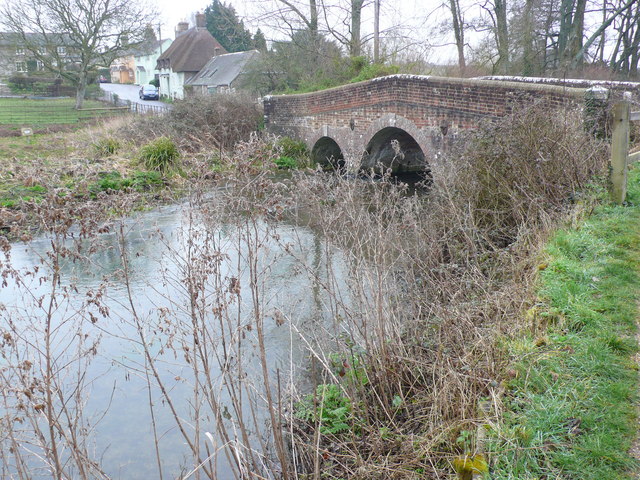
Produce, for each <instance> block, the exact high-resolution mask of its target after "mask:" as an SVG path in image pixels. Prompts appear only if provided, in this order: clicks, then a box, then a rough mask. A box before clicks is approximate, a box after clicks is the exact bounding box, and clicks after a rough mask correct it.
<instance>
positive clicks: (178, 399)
mask: <svg viewBox="0 0 640 480" xmlns="http://www.w3.org/2000/svg"><path fill="white" fill-rule="evenodd" d="M190 213H193V212H192V211H191V210H190V209H189V208H188V207H187V206H186V205H176V206H172V207H165V208H160V209H157V210H154V211H151V212H147V213H144V214H142V215H140V216H138V217H137V218H135V219H128V220H126V221H125V222H124V224H123V226H122V229H121V230H120V228H119V227H118V225H115V226H114V228H113V229H112V231H111V232H110V233H107V234H103V235H101V236H100V237H99V239H98V241H99V244H100V246H99V249H98V250H97V252H96V253H94V254H92V255H90V256H89V258H88V259H87V260H86V261H84V262H72V261H70V260H69V259H66V260H65V261H63V263H62V268H61V275H62V286H63V287H65V286H70V285H73V288H72V289H70V294H69V297H68V305H67V306H66V308H65V309H64V311H60V312H58V313H56V315H57V316H59V319H60V320H62V319H63V317H64V316H65V315H70V313H69V312H72V311H73V309H74V308H77V309H78V310H81V309H82V308H85V307H86V305H87V297H88V295H96V292H102V293H101V295H103V297H102V298H103V299H104V305H105V306H106V307H107V308H108V316H106V317H105V316H99V315H98V314H97V313H96V314H95V315H96V316H95V317H86V316H81V317H82V318H80V319H75V320H74V322H71V323H69V324H68V325H67V324H62V325H61V326H60V328H67V329H68V331H66V332H57V333H59V334H60V335H59V336H58V337H56V338H57V343H56V344H55V345H54V348H57V349H59V350H61V352H59V353H60V354H61V355H63V356H65V355H69V358H71V357H72V356H73V352H66V351H63V350H64V349H65V348H67V347H66V345H68V344H69V343H72V341H71V340H70V339H71V338H72V336H73V335H76V334H77V332H78V331H79V330H75V329H78V328H81V329H82V332H83V334H86V335H87V336H88V337H87V338H90V339H96V340H97V339H99V340H100V343H99V349H98V355H97V356H96V357H95V359H94V360H93V362H92V363H91V364H90V365H89V367H88V369H87V371H86V376H85V377H86V379H85V381H84V385H85V387H84V390H85V391H84V392H83V393H85V394H86V397H87V404H86V407H85V412H87V413H88V415H89V417H90V418H92V419H93V421H96V422H97V426H96V427H95V432H94V433H92V434H91V435H90V442H91V447H90V450H92V451H93V452H95V455H96V458H97V460H98V461H99V463H100V465H101V466H102V468H103V470H104V471H105V472H106V473H107V474H108V475H109V476H111V477H112V478H123V479H124V478H126V479H138V478H139V479H148V478H156V477H157V476H158V474H157V472H158V465H157V464H158V460H157V458H156V456H159V457H160V459H161V460H160V463H161V465H162V468H163V473H164V474H165V476H167V477H166V478H175V477H177V476H179V475H182V474H185V473H186V472H188V471H189V470H190V468H191V467H192V466H193V464H194V462H193V458H192V456H191V455H190V453H189V449H188V448H187V447H186V445H185V438H184V436H183V435H182V434H181V433H180V431H179V429H178V428H177V423H176V419H175V418H173V416H172V413H171V409H170V408H169V407H170V405H169V403H168V402H167V396H169V397H170V399H171V402H172V404H173V405H172V406H173V408H175V410H176V412H177V415H178V417H179V420H180V422H181V424H182V426H183V428H186V429H187V430H189V429H191V430H190V431H189V435H192V432H193V429H194V428H196V427H195V425H194V418H196V417H197V418H198V419H199V424H198V428H199V429H201V430H200V431H201V435H200V438H199V441H201V442H206V441H207V439H206V437H205V436H203V435H202V434H203V433H204V432H205V431H208V432H213V433H215V431H216V418H215V412H214V409H212V408H211V405H210V404H208V402H210V399H209V400H207V399H205V398H204V395H205V393H201V394H199V393H198V389H199V388H200V387H199V386H200V385H201V384H199V383H197V382H199V381H201V380H197V379H196V378H195V377H194V369H193V368H192V367H193V364H192V361H193V358H195V357H192V356H191V351H190V350H188V349H189V348H190V347H191V348H194V345H195V346H196V347H198V345H202V343H200V344H198V341H194V335H195V334H194V333H193V332H192V331H191V330H192V329H194V328H195V327H192V325H193V324H194V318H193V315H194V306H193V303H194V302H193V298H192V296H189V295H188V291H189V287H188V285H189V281H190V280H189V278H190V277H189V275H192V276H193V275H198V274H201V273H202V272H203V271H205V270H206V269H207V268H209V267H207V266H206V265H204V264H206V263H207V261H204V260H203V265H200V267H199V268H200V270H198V272H196V273H194V272H193V271H192V270H190V269H191V268H193V265H194V263H197V261H198V260H199V259H200V260H202V259H203V258H205V259H206V257H205V256H206V255H211V254H212V253H213V252H219V253H221V254H222V255H221V258H220V259H218V260H216V261H218V262H219V265H218V267H217V268H216V269H214V270H215V271H213V272H209V273H208V275H209V277H207V278H206V282H210V284H208V286H207V287H206V288H203V290H202V292H203V293H204V294H206V295H207V297H206V298H204V299H203V298H198V299H197V302H201V301H202V303H201V304H199V305H198V308H196V309H195V310H196V312H195V314H196V315H202V316H203V317H202V322H203V324H206V325H207V328H208V330H207V334H208V335H210V336H209V337H206V336H203V337H201V339H200V340H199V341H200V342H203V343H205V344H206V345H207V346H209V348H210V349H211V351H210V352H209V353H208V356H209V359H210V360H212V366H211V375H212V377H214V380H212V382H211V384H210V387H211V389H218V390H217V392H209V393H210V394H211V398H213V397H214V393H215V401H217V402H219V403H218V406H219V407H220V409H221V411H222V415H223V417H225V419H224V422H225V424H226V425H228V428H231V429H232V428H233V427H234V426H236V427H237V425H234V424H233V422H232V421H231V418H232V417H233V416H237V415H249V416H252V418H254V419H255V423H256V425H258V426H259V428H260V429H265V428H266V426H267V425H268V417H267V415H266V412H265V411H263V410H259V411H257V412H252V411H249V410H247V409H249V402H246V403H244V404H243V405H242V407H241V410H243V411H240V412H238V411H235V412H234V411H233V408H232V406H233V402H232V398H231V397H230V395H229V392H228V391H227V390H226V388H227V385H226V384H225V382H223V380H222V379H221V378H220V376H221V371H220V369H219V368H218V364H217V363H216V362H215V361H214V360H215V359H218V360H219V361H220V363H222V364H225V365H227V366H228V367H229V368H230V369H233V368H235V369H239V370H238V371H241V372H242V375H244V377H243V378H245V379H246V384H245V390H244V391H243V392H244V393H243V395H245V396H253V397H254V398H256V399H257V404H258V405H259V406H264V399H262V398H261V397H262V396H263V394H264V392H262V393H261V392H260V391H259V388H258V387H259V384H260V381H259V379H261V378H262V372H261V368H260V348H259V342H258V337H257V334H258V333H259V332H258V331H257V329H256V327H255V319H252V318H251V316H252V315H253V316H255V315H256V305H255V302H256V298H259V301H260V305H259V307H258V310H259V311H260V312H261V318H260V320H261V321H263V322H264V324H263V328H264V333H265V341H266V352H265V353H266V364H267V365H268V368H269V375H270V377H271V380H272V381H273V383H274V385H275V383H276V380H278V381H281V382H282V385H281V386H282V387H284V386H285V384H286V378H287V375H288V374H289V373H292V374H293V375H294V376H295V377H296V378H297V380H299V381H304V375H305V371H306V365H307V359H308V353H307V351H306V348H305V345H304V343H303V342H300V341H299V337H298V335H297V333H296V332H297V331H302V332H313V331H314V330H316V329H318V328H319V327H320V326H321V325H322V324H323V322H328V321H329V320H331V315H329V314H327V313H326V312H327V308H326V307H325V305H324V300H325V299H324V293H323V292H324V290H323V289H322V288H321V287H320V284H321V283H322V279H324V278H326V275H327V269H330V270H331V271H332V272H333V275H334V276H335V272H340V271H342V270H343V269H344V268H345V267H344V265H343V261H342V259H341V257H340V254H339V252H335V251H333V250H330V249H327V248H326V247H325V245H324V243H323V240H322V239H320V238H318V237H317V236H316V235H315V234H314V233H313V232H312V231H310V230H308V229H303V228H296V227H293V226H291V225H286V224H275V225H274V224H266V223H264V222H258V223H256V224H252V225H248V226H247V225H244V226H243V225H242V223H239V224H237V225H230V224H219V225H213V224H209V225H206V223H207V222H205V223H193V219H194V217H193V216H190V215H189V214H190ZM196 218H197V216H196ZM244 227H246V228H244ZM119 231H122V232H123V233H124V242H123V243H122V244H121V243H120V239H119V236H118V232H119ZM209 243H214V244H215V247H214V248H210V247H211V245H210V244H209ZM122 245H124V248H125V250H126V252H127V259H128V260H129V265H128V266H129V268H128V269H127V272H126V275H125V272H124V271H123V269H124V265H123V261H122V256H121V246H122ZM50 246H51V242H50V240H49V239H48V238H46V237H41V238H37V239H35V240H33V241H31V242H30V243H29V244H28V245H23V244H15V245H14V246H13V252H12V264H13V266H14V268H17V269H20V270H25V269H32V268H33V267H34V266H35V265H39V264H41V263H42V260H43V259H46V255H47V254H46V252H47V250H48V249H49V248H50ZM194 252H195V255H193V253H194ZM189 255H192V257H191V259H190V260H189V261H186V258H187V257H188V256H189ZM198 255H202V256H201V257H200V256H198ZM327 262H328V263H327ZM328 265H329V267H328ZM205 276H206V275H205ZM337 276H338V277H339V276H340V274H338V275H337ZM30 278H31V280H30V282H28V283H26V284H25V285H22V286H20V287H18V286H16V285H10V286H8V287H7V288H4V289H3V290H2V298H1V302H2V304H3V305H4V306H5V307H6V310H5V312H4V313H3V314H2V315H3V316H5V317H6V318H12V319H13V321H14V322H16V323H17V324H18V326H19V327H21V328H22V332H23V334H24V338H25V339H28V337H29V335H31V336H33V338H34V341H39V340H41V339H36V338H35V337H37V336H38V335H42V331H43V330H42V327H41V326H40V327H39V328H36V324H37V323H38V322H40V319H39V318H38V315H39V314H41V312H40V313H39V312H38V310H37V309H36V310H35V311H34V310H33V308H34V307H33V299H34V298H38V297H40V296H45V297H46V295H47V293H48V289H49V288H50V285H49V284H47V283H46V282H45V283H39V280H38V278H37V277H36V276H34V277H30ZM126 278H128V279H129V285H127V284H126V283H125V281H124V280H125V279H126ZM233 282H237V289H238V292H241V294H239V295H235V296H234V294H233V292H232V291H231V290H232V289H233V288H236V287H233V285H234V283H233ZM105 286H106V287H105ZM27 292H28V293H29V294H27ZM88 292H91V293H90V294H89V293H88ZM129 292H131V293H130V295H129ZM129 297H130V298H129ZM225 302H226V303H225ZM220 305H223V307H220ZM216 306H218V307H216ZM86 308H88V310H87V311H92V310H90V308H93V307H92V306H89V307H86ZM215 308H224V309H226V312H227V313H226V314H225V315H226V316H225V315H222V314H220V313H216V312H215ZM71 315H72V316H73V313H71ZM83 315H84V314H83ZM64 318H66V317H64ZM76 320H77V321H76ZM87 320H89V321H87ZM231 321H235V322H237V325H236V327H237V328H236V327H233V326H231V325H230V323H229V322H231ZM30 322H32V323H31V326H33V327H34V328H31V326H30ZM215 322H220V329H219V330H216V328H215ZM224 322H227V323H226V324H225V325H226V327H225V326H224V325H223V323H224ZM79 325H81V327H79ZM225 328H227V330H225ZM141 335H143V336H144V338H145V339H146V340H147V343H148V345H149V355H150V357H149V358H152V360H153V361H154V362H155V365H156V366H157V367H158V369H159V371H158V372H157V375H158V376H157V378H155V379H154V378H153V375H152V374H151V373H150V370H149V368H148V367H149V364H148V359H147V358H146V357H145V355H144V348H143V346H142V344H141V341H140V340H141ZM172 342H173V343H172ZM189 342H191V343H189ZM194 342H195V343H194ZM223 342H224V343H225V344H227V345H232V346H233V349H232V350H233V351H230V352H222V351H221V350H220V345H221V344H223ZM240 343H242V347H240ZM234 349H235V350H234ZM30 354H32V355H33V354H34V353H33V352H31V353H30ZM225 355H226V357H225ZM234 355H235V356H236V357H235V358H234ZM238 355H240V356H241V358H238ZM220 359H222V360H220ZM225 362H226V363H225ZM252 379H253V380H252ZM252 381H254V382H255V383H254V384H252ZM158 383H162V384H163V385H164V387H165V388H166V389H167V390H166V391H167V395H164V394H163V393H162V391H161V389H160V388H158ZM251 385H254V386H255V388H254V387H253V386H251ZM250 386H251V387H250ZM273 388H274V390H273V391H274V392H275V394H276V395H278V394H280V393H281V392H277V391H275V387H273ZM252 389H253V390H252ZM199 395H202V396H199ZM150 405H153V415H154V416H153V418H152V416H151V415H152V410H151V409H150ZM105 412H106V413H105ZM98 420H99V422H98ZM152 420H153V421H155V430H154V429H153V428H152ZM154 432H155V433H154ZM248 433H249V435H250V436H251V440H252V441H253V442H255V445H254V446H256V447H257V443H258V438H259V437H260V436H261V435H264V434H266V432H265V431H255V430H254V429H253V428H252V427H250V429H249V432H248ZM192 436H193V435H192ZM215 440H216V441H217V442H222V440H223V439H221V438H220V437H217V438H216V439H215ZM156 443H157V449H158V454H156V450H155V447H154V445H155V444H156ZM201 450H203V451H206V450H205V449H204V448H201ZM221 457H223V456H221ZM32 460H33V459H32ZM5 468H6V467H5ZM216 468H217V478H220V479H227V478H232V474H231V472H230V470H229V467H228V464H227V463H226V460H225V459H224V458H221V459H220V461H219V463H218V465H217V467H216ZM50 475H51V474H50V473H44V474H43V475H42V477H41V478H47V477H50ZM35 478H38V476H37V475H36V477H35Z"/></svg>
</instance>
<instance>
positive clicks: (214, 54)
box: [213, 47, 220, 57]
mask: <svg viewBox="0 0 640 480" xmlns="http://www.w3.org/2000/svg"><path fill="white" fill-rule="evenodd" d="M218 55H220V47H215V48H214V49H213V56H214V57H217V56H218Z"/></svg>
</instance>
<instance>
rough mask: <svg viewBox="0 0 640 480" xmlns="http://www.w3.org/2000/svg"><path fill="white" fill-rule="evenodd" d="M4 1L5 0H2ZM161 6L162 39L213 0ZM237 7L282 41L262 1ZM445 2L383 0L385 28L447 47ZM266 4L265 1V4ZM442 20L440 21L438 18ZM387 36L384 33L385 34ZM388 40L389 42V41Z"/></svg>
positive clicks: (445, 51) (161, 2)
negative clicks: (441, 33) (264, 15)
mask: <svg viewBox="0 0 640 480" xmlns="http://www.w3.org/2000/svg"><path fill="white" fill-rule="evenodd" d="M0 1H2V0H0ZM151 1H155V2H157V4H158V10H159V14H160V21H161V22H162V36H163V37H165V38H166V37H169V38H173V37H174V30H175V27H176V25H177V23H178V22H180V21H182V20H187V21H189V20H191V18H192V14H193V13H195V12H197V11H203V10H204V9H205V8H206V7H207V6H208V5H210V4H211V3H212V2H211V0H181V1H176V0H151ZM223 1H224V2H225V3H227V4H231V5H233V7H234V8H235V9H236V12H237V14H238V16H239V17H240V18H241V19H242V20H243V21H244V23H245V25H246V26H247V28H249V30H251V32H252V33H254V32H255V31H256V29H257V28H258V27H260V29H261V30H262V31H263V32H264V33H265V35H266V37H267V39H268V40H271V39H273V38H276V39H278V38H282V32H277V31H275V30H270V28H269V26H268V23H265V22H264V21H261V20H260V9H259V7H258V6H257V4H259V3H260V1H259V0H223ZM442 1H443V0H382V13H381V29H382V30H384V29H385V28H387V27H389V26H391V25H403V26H404V29H403V30H402V31H398V32H397V35H398V37H397V38H398V43H403V44H412V45H414V46H415V47H416V50H422V47H424V46H425V45H427V43H429V42H430V43H431V44H432V45H433V44H447V43H448V42H449V41H452V39H446V38H436V36H434V35H433V29H434V27H435V25H436V24H437V23H438V22H439V21H441V20H442V19H443V18H448V17H445V15H448V14H447V13H446V11H442V12H441V14H440V15H432V16H431V17H430V18H429V19H428V20H427V18H426V15H427V12H429V11H430V10H433V9H435V8H436V7H437V6H439V5H441V4H442ZM262 3H264V1H263V2H262ZM438 17H439V18H438ZM372 18H373V7H371V6H369V7H367V8H366V9H365V11H364V14H363V18H362V34H363V36H364V35H367V34H371V32H372V30H373V19H372ZM383 36H384V34H383ZM386 41H389V40H388V39H387V40H386ZM454 58H455V49H454V47H452V46H451V45H448V46H444V47H442V48H439V49H432V53H431V55H430V56H429V60H431V61H438V62H442V61H444V62H448V61H450V60H453V59H454Z"/></svg>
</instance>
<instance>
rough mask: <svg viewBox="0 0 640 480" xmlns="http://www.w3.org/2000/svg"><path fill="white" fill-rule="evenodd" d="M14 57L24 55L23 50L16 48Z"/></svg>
mask: <svg viewBox="0 0 640 480" xmlns="http://www.w3.org/2000/svg"><path fill="white" fill-rule="evenodd" d="M16 55H24V48H23V47H18V48H16Z"/></svg>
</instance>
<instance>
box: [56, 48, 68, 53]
mask: <svg viewBox="0 0 640 480" xmlns="http://www.w3.org/2000/svg"><path fill="white" fill-rule="evenodd" d="M57 51H58V55H66V54H67V47H58V50H57Z"/></svg>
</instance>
